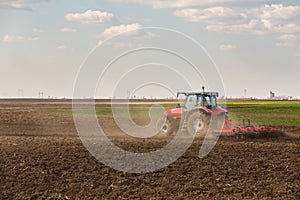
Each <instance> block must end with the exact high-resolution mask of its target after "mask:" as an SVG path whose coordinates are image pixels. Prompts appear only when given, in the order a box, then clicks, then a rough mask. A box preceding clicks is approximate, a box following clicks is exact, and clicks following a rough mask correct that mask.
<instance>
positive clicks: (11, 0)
mask: <svg viewBox="0 0 300 200" xmlns="http://www.w3.org/2000/svg"><path fill="white" fill-rule="evenodd" d="M49 1H50V0H0V10H27V11H31V10H32V4H34V3H41V2H49Z"/></svg>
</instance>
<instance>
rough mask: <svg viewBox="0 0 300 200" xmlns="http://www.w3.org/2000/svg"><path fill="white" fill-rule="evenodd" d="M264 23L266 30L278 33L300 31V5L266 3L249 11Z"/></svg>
mask: <svg viewBox="0 0 300 200" xmlns="http://www.w3.org/2000/svg"><path fill="white" fill-rule="evenodd" d="M249 13H250V14H252V15H253V16H254V17H256V18H258V19H260V21H261V22H263V23H264V26H265V28H266V30H268V31H269V32H276V33H293V32H299V31H300V25H299V24H300V6H284V5H282V4H273V5H265V6H263V7H260V8H256V9H253V10H251V11H250V12H249Z"/></svg>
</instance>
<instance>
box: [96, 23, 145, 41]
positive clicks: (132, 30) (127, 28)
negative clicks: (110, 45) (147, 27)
mask: <svg viewBox="0 0 300 200" xmlns="http://www.w3.org/2000/svg"><path fill="white" fill-rule="evenodd" d="M141 27H142V26H141V25H140V24H128V25H125V24H122V25H119V26H112V27H110V28H107V29H105V30H104V31H103V32H102V33H101V34H100V37H101V38H109V37H112V36H114V35H118V34H120V33H126V34H129V35H134V34H137V32H138V29H140V28H141Z"/></svg>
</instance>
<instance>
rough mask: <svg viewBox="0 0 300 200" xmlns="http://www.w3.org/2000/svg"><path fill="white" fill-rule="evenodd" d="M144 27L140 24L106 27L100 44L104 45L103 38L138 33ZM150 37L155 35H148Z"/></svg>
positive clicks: (101, 34)
mask: <svg viewBox="0 0 300 200" xmlns="http://www.w3.org/2000/svg"><path fill="white" fill-rule="evenodd" d="M140 28H142V25H140V24H137V23H136V24H127V25H125V24H121V25H119V26H112V27H110V28H107V29H105V30H104V31H103V32H102V33H100V35H99V36H100V40H99V41H98V45H99V46H100V45H102V43H103V40H105V39H107V38H110V37H113V36H115V35H118V34H121V33H123V34H124V35H137V34H138V33H139V31H138V29H140ZM148 37H154V36H153V35H148Z"/></svg>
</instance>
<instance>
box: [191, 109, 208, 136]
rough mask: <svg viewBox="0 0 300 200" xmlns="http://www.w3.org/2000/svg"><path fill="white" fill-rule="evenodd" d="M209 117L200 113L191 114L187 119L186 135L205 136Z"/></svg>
mask: <svg viewBox="0 0 300 200" xmlns="http://www.w3.org/2000/svg"><path fill="white" fill-rule="evenodd" d="M208 125H209V117H208V116H207V115H206V114H204V113H201V112H192V113H191V114H190V115H189V116H188V117H187V132H188V134H191V135H195V134H196V133H201V135H202V134H203V135H205V134H206V132H207V130H208Z"/></svg>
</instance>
